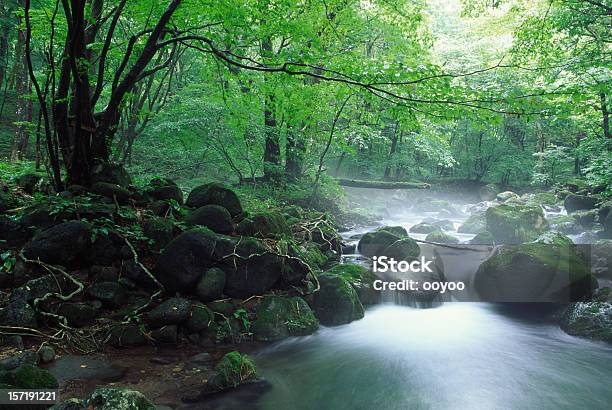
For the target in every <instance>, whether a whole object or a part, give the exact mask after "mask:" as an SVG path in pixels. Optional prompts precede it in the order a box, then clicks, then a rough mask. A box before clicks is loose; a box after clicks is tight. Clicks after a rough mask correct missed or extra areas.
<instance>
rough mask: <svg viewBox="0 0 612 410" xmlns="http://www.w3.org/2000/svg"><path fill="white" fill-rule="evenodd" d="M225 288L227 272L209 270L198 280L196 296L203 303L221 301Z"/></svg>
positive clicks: (214, 269)
mask: <svg viewBox="0 0 612 410" xmlns="http://www.w3.org/2000/svg"><path fill="white" fill-rule="evenodd" d="M224 288H225V272H223V270H221V269H219V268H211V269H208V270H207V271H206V272H204V274H203V275H202V276H201V277H200V279H199V280H198V283H197V285H196V290H195V294H196V296H197V297H198V299H199V300H201V301H202V302H211V301H213V300H216V299H220V298H221V297H222V295H223V289H224Z"/></svg>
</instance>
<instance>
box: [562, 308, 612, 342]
mask: <svg viewBox="0 0 612 410" xmlns="http://www.w3.org/2000/svg"><path fill="white" fill-rule="evenodd" d="M561 329H563V330H564V331H565V332H566V333H568V334H570V335H572V336H580V337H586V338H589V339H594V340H603V341H605V342H608V343H612V303H610V302H598V301H591V302H577V303H572V304H570V306H569V307H568V308H567V310H566V311H565V314H564V315H563V318H562V319H561Z"/></svg>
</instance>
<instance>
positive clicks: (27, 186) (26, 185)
mask: <svg viewBox="0 0 612 410" xmlns="http://www.w3.org/2000/svg"><path fill="white" fill-rule="evenodd" d="M43 180H44V179H43V177H41V176H38V175H36V174H24V175H21V176H19V177H18V178H17V179H16V180H15V183H16V184H17V185H18V186H19V187H21V189H23V190H24V191H25V192H26V193H27V194H30V195H32V194H33V193H34V192H35V191H37V190H38V189H39V188H40V185H41V184H42V182H43Z"/></svg>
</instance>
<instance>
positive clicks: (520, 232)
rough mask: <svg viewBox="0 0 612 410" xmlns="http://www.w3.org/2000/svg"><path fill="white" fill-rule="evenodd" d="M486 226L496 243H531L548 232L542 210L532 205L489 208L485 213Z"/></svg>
mask: <svg viewBox="0 0 612 410" xmlns="http://www.w3.org/2000/svg"><path fill="white" fill-rule="evenodd" d="M486 226H487V229H486V230H487V231H489V232H491V234H492V235H493V237H494V238H495V241H496V242H498V243H522V242H529V241H533V240H535V239H536V238H537V237H538V236H539V235H540V234H541V233H543V232H545V231H547V230H548V222H547V221H546V219H545V218H544V212H543V211H542V208H540V207H539V206H532V205H507V204H502V205H498V206H494V207H491V208H489V209H487V211H486Z"/></svg>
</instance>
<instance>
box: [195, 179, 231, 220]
mask: <svg viewBox="0 0 612 410" xmlns="http://www.w3.org/2000/svg"><path fill="white" fill-rule="evenodd" d="M186 205H187V206H189V207H191V208H199V207H201V206H204V205H220V206H222V207H224V208H225V209H227V210H228V211H229V213H230V214H231V215H232V217H235V216H238V215H240V214H242V204H241V203H240V199H238V196H237V195H236V193H235V192H234V191H232V190H231V189H229V188H228V187H226V186H224V185H222V184H218V183H214V182H212V183H209V184H205V185H200V186H198V187H196V188H194V189H193V190H192V191H191V193H190V194H189V197H188V198H187V202H186Z"/></svg>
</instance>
